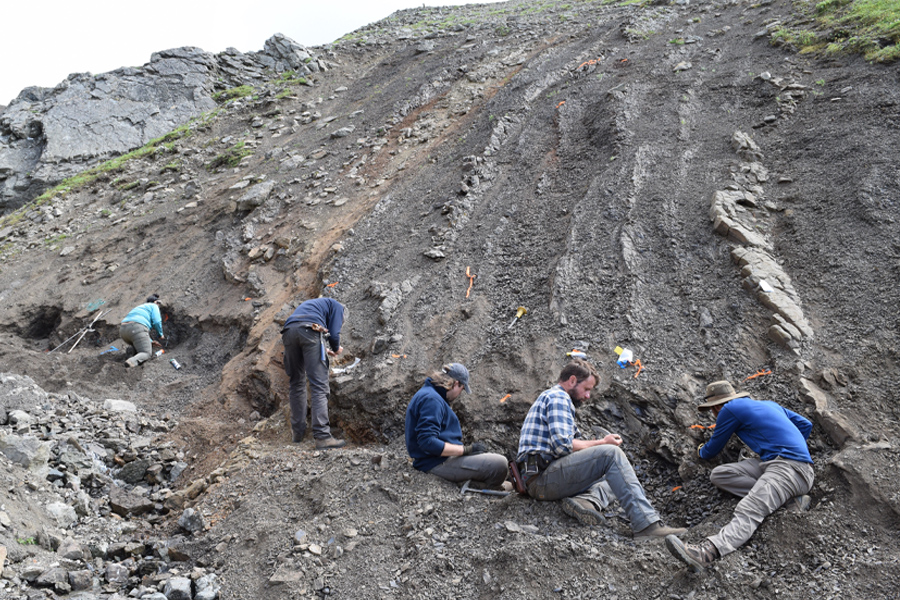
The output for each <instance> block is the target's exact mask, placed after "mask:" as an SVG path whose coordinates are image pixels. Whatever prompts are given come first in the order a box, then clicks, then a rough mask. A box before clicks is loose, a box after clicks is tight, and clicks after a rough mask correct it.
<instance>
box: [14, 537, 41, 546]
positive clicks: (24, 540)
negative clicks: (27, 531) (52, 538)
mask: <svg viewBox="0 0 900 600" xmlns="http://www.w3.org/2000/svg"><path fill="white" fill-rule="evenodd" d="M16 541H17V542H19V543H20V544H22V545H23V546H34V545H35V544H37V540H35V539H34V538H33V537H26V538H18V539H17V540H16Z"/></svg>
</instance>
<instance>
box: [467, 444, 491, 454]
mask: <svg viewBox="0 0 900 600" xmlns="http://www.w3.org/2000/svg"><path fill="white" fill-rule="evenodd" d="M485 452H487V446H485V445H484V444H482V443H481V442H472V443H471V444H466V445H465V446H463V456H471V455H473V454H484V453H485Z"/></svg>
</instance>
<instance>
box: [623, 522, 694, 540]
mask: <svg viewBox="0 0 900 600" xmlns="http://www.w3.org/2000/svg"><path fill="white" fill-rule="evenodd" d="M686 531H687V529H685V528H684V527H666V526H665V525H663V524H662V523H660V522H659V521H657V522H656V523H653V524H652V525H648V526H647V527H644V528H643V529H641V530H640V531H635V532H634V539H636V540H649V539H655V538H664V537H666V536H667V535H681V534H682V533H684V532H686Z"/></svg>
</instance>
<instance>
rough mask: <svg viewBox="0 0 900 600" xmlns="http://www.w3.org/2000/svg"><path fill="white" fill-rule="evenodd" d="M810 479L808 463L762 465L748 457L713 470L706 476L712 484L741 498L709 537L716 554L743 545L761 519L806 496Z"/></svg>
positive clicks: (811, 477) (812, 475)
mask: <svg viewBox="0 0 900 600" xmlns="http://www.w3.org/2000/svg"><path fill="white" fill-rule="evenodd" d="M813 478H814V472H813V466H812V465H811V464H809V463H804V462H798V461H795V460H787V459H784V458H776V459H774V460H769V461H766V462H763V461H761V460H759V459H758V458H751V459H748V460H742V461H741V462H737V463H730V464H727V465H719V466H718V467H716V468H715V469H713V471H712V473H711V474H710V476H709V480H710V481H711V482H712V484H713V485H715V486H716V487H717V488H719V489H720V490H724V491H726V492H730V493H732V494H734V495H735V496H741V497H743V499H742V500H741V501H740V502H738V505H737V507H736V508H735V509H734V517H732V519H731V522H730V523H728V525H726V526H725V527H723V528H722V529H721V530H720V531H719V533H717V534H716V535H714V536H712V537H710V538H709V539H710V541H711V542H712V543H713V544H714V545H715V547H716V549H718V551H719V554H720V555H721V556H725V555H726V554H729V553H731V552H734V551H735V550H737V549H738V548H740V547H741V546H743V545H744V544H745V543H746V542H747V540H749V539H750V536H752V535H753V532H754V531H756V528H757V527H759V524H760V523H762V521H763V519H765V518H766V517H768V516H769V515H770V514H772V513H773V512H775V510H777V509H778V508H779V507H780V506H781V505H783V504H784V503H785V502H787V501H788V500H790V499H791V498H793V497H795V496H802V495H803V494H805V493H807V492H808V491H809V490H810V489H811V488H812V484H813Z"/></svg>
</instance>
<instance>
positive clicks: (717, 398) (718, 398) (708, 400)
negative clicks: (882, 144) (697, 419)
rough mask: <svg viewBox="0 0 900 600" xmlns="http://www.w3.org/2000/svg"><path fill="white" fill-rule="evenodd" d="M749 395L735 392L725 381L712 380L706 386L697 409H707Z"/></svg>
mask: <svg viewBox="0 0 900 600" xmlns="http://www.w3.org/2000/svg"><path fill="white" fill-rule="evenodd" d="M749 395H750V394H748V393H747V392H735V391H734V388H733V387H732V386H731V384H730V383H728V382H727V381H713V382H712V383H711V384H709V385H708V386H706V396H705V397H704V398H703V403H702V404H698V405H697V410H709V409H710V408H712V407H713V406H718V405H720V404H725V403H726V402H728V401H729V400H734V399H735V398H743V397H744V396H749Z"/></svg>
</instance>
